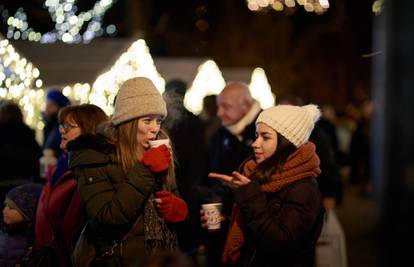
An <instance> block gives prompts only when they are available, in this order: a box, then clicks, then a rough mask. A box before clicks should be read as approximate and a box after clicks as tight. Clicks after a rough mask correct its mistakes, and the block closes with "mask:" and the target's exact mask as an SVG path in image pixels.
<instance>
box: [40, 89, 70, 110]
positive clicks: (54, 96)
mask: <svg viewBox="0 0 414 267" xmlns="http://www.w3.org/2000/svg"><path fill="white" fill-rule="evenodd" d="M46 100H48V101H53V102H54V103H56V104H57V105H58V106H59V107H64V106H67V105H69V104H70V101H69V99H68V98H67V97H66V96H65V95H64V94H62V92H61V91H58V90H51V91H49V92H48V93H47V95H46Z"/></svg>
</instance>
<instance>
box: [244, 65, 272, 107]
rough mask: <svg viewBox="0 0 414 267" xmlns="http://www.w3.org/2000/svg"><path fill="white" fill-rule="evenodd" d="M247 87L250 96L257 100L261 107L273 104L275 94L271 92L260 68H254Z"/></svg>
mask: <svg viewBox="0 0 414 267" xmlns="http://www.w3.org/2000/svg"><path fill="white" fill-rule="evenodd" d="M249 89H250V93H251V94H252V97H253V98H255V99H256V100H257V101H259V103H260V107H261V108H263V109H265V108H269V107H271V106H273V105H274V104H275V96H274V94H272V89H271V88H270V85H269V82H268V81H267V77H266V74H265V71H264V70H263V69H262V68H256V69H254V71H253V73H252V77H251V80H250V84H249Z"/></svg>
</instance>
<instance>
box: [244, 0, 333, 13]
mask: <svg viewBox="0 0 414 267" xmlns="http://www.w3.org/2000/svg"><path fill="white" fill-rule="evenodd" d="M246 2H247V7H248V8H249V9H250V10H251V11H260V10H263V9H266V8H273V9H274V10H276V11H283V10H284V9H285V7H286V8H287V9H290V10H293V9H294V8H295V7H296V3H298V5H300V6H303V8H304V9H305V10H306V11H307V12H315V13H316V14H318V15H321V14H323V13H325V12H326V11H327V10H328V8H329V0H296V2H295V0H246Z"/></svg>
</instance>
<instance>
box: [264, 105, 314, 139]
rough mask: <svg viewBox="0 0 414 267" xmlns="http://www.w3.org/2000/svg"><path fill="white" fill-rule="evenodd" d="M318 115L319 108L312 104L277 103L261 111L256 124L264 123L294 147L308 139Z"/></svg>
mask: <svg viewBox="0 0 414 267" xmlns="http://www.w3.org/2000/svg"><path fill="white" fill-rule="evenodd" d="M320 116H321V112H320V110H319V108H318V107H317V106H316V105H313V104H310V105H306V106H292V105H278V106H274V107H271V108H268V109H266V110H264V111H262V112H261V113H260V114H259V117H258V118H257V120H256V124H258V123H265V124H266V125H268V126H269V127H271V128H272V129H274V130H275V131H276V132H278V133H280V134H281V135H283V136H284V137H285V138H286V139H287V140H289V141H290V142H292V143H293V144H294V145H295V146H296V147H300V146H301V145H303V144H305V143H306V142H307V141H308V140H309V136H310V134H311V132H312V130H313V128H314V126H315V123H316V122H317V121H318V120H319V118H320Z"/></svg>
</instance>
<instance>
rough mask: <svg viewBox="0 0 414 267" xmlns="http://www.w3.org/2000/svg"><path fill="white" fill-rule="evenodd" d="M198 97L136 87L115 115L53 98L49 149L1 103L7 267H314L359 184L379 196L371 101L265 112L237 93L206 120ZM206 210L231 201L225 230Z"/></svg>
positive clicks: (178, 89)
mask: <svg viewBox="0 0 414 267" xmlns="http://www.w3.org/2000/svg"><path fill="white" fill-rule="evenodd" d="M186 90H187V84H186V83H185V82H184V81H181V80H178V79H174V80H171V81H169V82H168V83H167V84H166V88H165V92H164V93H163V95H161V94H160V93H159V92H158V90H157V89H156V88H155V86H154V84H153V83H152V82H151V81H150V80H149V79H146V78H143V77H135V78H132V79H129V80H127V81H125V82H124V83H123V84H122V86H121V88H120V91H119V93H118V95H117V98H116V101H115V103H114V113H113V114H105V113H104V111H103V110H102V109H100V108H99V107H97V106H95V105H93V104H74V103H71V101H70V100H69V99H68V98H67V97H66V96H64V95H63V94H62V93H61V91H60V90H58V89H51V90H49V91H48V93H47V95H46V109H45V111H44V113H43V114H42V115H43V119H44V129H43V139H42V140H41V142H40V143H39V142H38V141H37V140H36V138H35V132H34V130H33V129H30V127H28V126H27V125H26V124H25V123H24V119H23V115H22V112H21V108H20V107H19V105H18V104H16V103H14V102H12V101H9V100H1V101H0V157H1V158H0V166H1V167H0V177H1V179H0V183H1V193H2V195H1V197H2V198H3V199H5V201H4V209H3V220H2V224H1V232H0V266H16V265H17V264H20V266H33V265H25V264H28V263H30V262H33V261H36V260H38V259H37V258H36V253H35V252H36V251H38V253H39V254H40V253H45V252H44V251H45V250H44V248H45V247H47V248H51V251H52V253H51V254H55V255H54V257H49V258H48V257H44V259H43V260H45V261H49V263H48V264H49V265H38V266H54V264H58V266H208V267H210V266H214V267H217V266H274V261H278V262H279V265H280V266H311V265H312V264H313V263H314V262H315V259H314V257H315V253H314V250H315V244H316V241H317V239H318V236H319V234H320V231H321V227H322V224H323V215H324V211H325V210H327V209H335V207H336V206H338V205H340V204H341V202H342V199H343V191H344V189H345V187H346V185H347V184H348V183H358V184H360V186H361V194H362V195H364V196H369V194H370V190H371V186H370V171H369V169H370V167H369V166H370V121H371V116H372V112H373V109H374V107H373V104H372V102H371V101H370V100H369V99H364V100H363V101H360V102H359V103H356V104H353V105H349V106H347V107H346V109H345V110H343V111H341V112H339V111H337V110H335V108H334V107H333V106H332V105H329V104H321V105H320V106H319V107H318V106H316V105H313V104H310V103H305V102H304V101H303V100H302V99H300V98H298V97H292V96H289V97H284V98H280V99H279V100H278V103H277V105H276V106H274V107H271V108H269V109H265V110H263V109H262V108H261V107H260V103H258V102H257V101H256V100H255V99H254V98H252V96H251V94H250V92H249V88H248V86H247V85H246V84H245V83H243V82H239V81H231V82H228V83H227V84H226V86H225V87H224V88H223V90H222V91H221V93H220V94H219V95H217V96H215V95H211V96H207V97H205V99H204V102H203V103H204V109H203V111H202V112H201V114H200V115H198V116H197V115H194V114H193V113H191V112H190V111H188V110H187V109H186V108H185V106H184V96H185V93H186ZM108 115H109V116H108ZM158 139H169V143H167V144H163V145H160V146H155V145H152V143H151V142H152V141H154V140H158ZM206 203H222V209H221V217H220V229H218V230H217V229H216V230H209V229H208V225H207V220H208V218H207V217H206V214H204V211H203V210H202V209H201V205H202V204H206ZM41 249H43V250H41ZM154 255H155V256H154ZM157 255H159V256H157ZM52 261H53V262H52ZM44 264H46V263H44ZM168 264H169V265H168ZM279 265H278V266H279Z"/></svg>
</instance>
